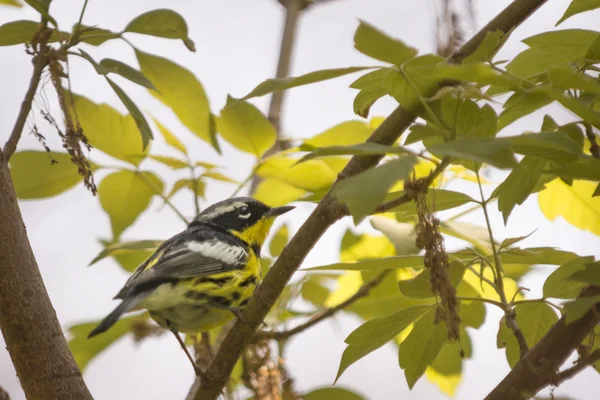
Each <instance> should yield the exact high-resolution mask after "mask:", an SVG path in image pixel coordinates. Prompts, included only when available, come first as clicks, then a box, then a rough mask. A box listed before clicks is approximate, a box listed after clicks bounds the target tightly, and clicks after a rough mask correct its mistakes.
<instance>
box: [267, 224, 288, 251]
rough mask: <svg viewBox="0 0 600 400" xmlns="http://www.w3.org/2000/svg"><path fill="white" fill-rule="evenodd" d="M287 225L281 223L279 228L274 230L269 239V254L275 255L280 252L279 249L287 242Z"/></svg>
mask: <svg viewBox="0 0 600 400" xmlns="http://www.w3.org/2000/svg"><path fill="white" fill-rule="evenodd" d="M288 236H289V234H288V227H287V225H281V228H279V229H278V230H277V232H275V235H273V238H272V239H271V244H270V245H269V253H271V256H273V257H277V256H279V254H281V251H282V250H283V248H284V247H285V245H286V244H287V242H288Z"/></svg>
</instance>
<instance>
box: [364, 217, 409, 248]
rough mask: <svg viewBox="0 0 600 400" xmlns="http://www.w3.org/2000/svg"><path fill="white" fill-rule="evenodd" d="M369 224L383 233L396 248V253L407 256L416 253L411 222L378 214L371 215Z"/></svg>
mask: <svg viewBox="0 0 600 400" xmlns="http://www.w3.org/2000/svg"><path fill="white" fill-rule="evenodd" d="M371 226H372V227H373V228H374V229H377V230H378V231H379V232H381V233H383V234H384V235H385V237H387V238H388V240H389V241H390V242H392V243H393V245H394V247H395V248H396V255H399V256H407V255H411V254H418V253H419V251H420V250H421V249H420V248H418V247H417V245H416V243H415V241H416V238H417V236H416V234H415V226H414V224H412V223H402V222H398V221H396V220H394V219H391V218H386V217H383V216H379V215H374V216H372V217H371Z"/></svg>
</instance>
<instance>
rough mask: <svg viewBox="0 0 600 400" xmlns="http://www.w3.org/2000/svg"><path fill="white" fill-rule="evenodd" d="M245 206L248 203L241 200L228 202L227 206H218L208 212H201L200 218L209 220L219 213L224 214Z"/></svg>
mask: <svg viewBox="0 0 600 400" xmlns="http://www.w3.org/2000/svg"><path fill="white" fill-rule="evenodd" d="M243 206H246V203H243V202H241V201H236V202H234V203H231V204H227V205H226V206H221V207H217V208H215V209H214V210H213V211H211V212H210V213H208V214H201V216H200V218H201V219H203V220H207V219H208V220H210V219H213V218H214V217H217V216H219V215H223V214H227V213H229V212H232V211H235V210H236V209H238V208H239V207H243Z"/></svg>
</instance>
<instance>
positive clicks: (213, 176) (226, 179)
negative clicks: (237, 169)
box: [201, 171, 239, 183]
mask: <svg viewBox="0 0 600 400" xmlns="http://www.w3.org/2000/svg"><path fill="white" fill-rule="evenodd" d="M201 176H202V177H203V178H211V179H214V180H216V181H221V182H227V183H239V182H238V181H236V180H235V179H231V178H230V177H228V176H226V175H223V174H222V173H220V172H217V171H206V172H205V173H203V174H202V175H201Z"/></svg>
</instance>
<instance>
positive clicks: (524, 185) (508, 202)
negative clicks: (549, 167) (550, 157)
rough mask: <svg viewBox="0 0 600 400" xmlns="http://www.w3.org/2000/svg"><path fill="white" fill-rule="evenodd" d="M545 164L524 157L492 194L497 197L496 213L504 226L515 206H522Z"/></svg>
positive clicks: (537, 159)
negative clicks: (495, 194) (499, 213)
mask: <svg viewBox="0 0 600 400" xmlns="http://www.w3.org/2000/svg"><path fill="white" fill-rule="evenodd" d="M546 164H547V162H546V161H545V160H542V159H539V158H536V157H532V156H525V157H524V158H523V159H522V160H521V162H519V164H518V165H517V166H516V167H515V168H513V170H512V171H511V173H510V174H509V175H508V177H507V178H506V179H505V180H504V182H502V183H501V184H500V186H498V188H497V189H496V190H495V192H494V193H497V195H498V211H500V212H501V213H502V217H503V218H504V224H505V225H506V223H508V217H509V216H510V214H511V213H512V210H513V209H514V208H515V206H516V205H517V204H518V205H521V204H523V203H524V202H525V200H527V198H528V197H529V195H530V194H531V193H532V192H533V190H534V188H535V187H536V185H537V184H538V182H539V180H540V177H541V176H542V171H543V170H544V168H545V166H546Z"/></svg>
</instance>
